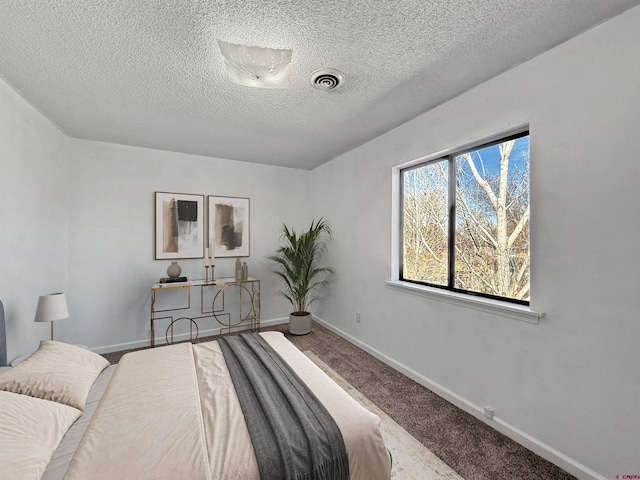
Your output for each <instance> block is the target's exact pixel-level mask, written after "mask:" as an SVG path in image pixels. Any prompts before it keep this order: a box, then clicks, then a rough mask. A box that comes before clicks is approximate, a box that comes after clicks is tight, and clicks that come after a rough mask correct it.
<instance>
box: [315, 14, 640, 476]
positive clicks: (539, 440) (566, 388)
mask: <svg viewBox="0 0 640 480" xmlns="http://www.w3.org/2000/svg"><path fill="white" fill-rule="evenodd" d="M638 25H640V7H638V8H635V9H633V10H630V11H628V12H627V13H625V14H623V15H622V16H620V17H617V18H615V19H613V20H611V21H609V22H607V23H605V24H602V25H600V26H598V27H597V28H595V29H593V30H591V31H589V32H587V33H586V34H584V35H582V36H580V37H578V38H575V39H573V40H571V41H569V42H567V43H565V44H563V45H561V46H560V47H558V48H556V49H554V50H552V51H550V52H547V53H546V54H544V55H542V56H540V57H537V58H535V59H533V60H531V61H528V62H527V63H525V64H523V65H520V66H518V67H517V68H515V69H513V70H511V71H509V72H507V73H504V74H503V75H501V76H499V77H497V78H495V79H493V80H491V81H489V82H486V83H485V84H483V85H480V86H478V87H477V88H475V89H473V90H471V91H469V92H467V93H465V94H463V95H461V96H459V97H457V98H455V99H453V100H451V101H450V102H448V103H446V104H444V105H441V106H440V107H438V108H435V109H433V110H432V111H429V112H427V113H425V114H423V115H421V116H420V117H418V118H416V119H414V120H412V121H410V122H408V123H406V124H405V125H402V126H401V127H399V128H397V129H395V130H393V131H391V132H389V133H387V134H385V135H383V136H381V137H379V138H377V139H375V140H373V141H371V142H369V143H368V144H365V145H363V146H361V147H359V148H357V149H355V150H353V151H350V152H348V153H346V154H344V155H342V156H341V157H339V158H337V159H336V160H334V161H332V162H330V163H328V164H325V165H324V166H321V167H319V168H317V169H315V170H314V171H313V172H312V186H313V193H314V195H313V197H312V198H314V199H316V200H317V201H316V202H315V203H314V215H315V216H320V215H323V216H325V217H326V218H327V219H328V220H329V222H330V223H331V225H332V226H333V229H334V237H335V238H334V241H333V243H332V245H331V248H330V256H329V261H330V262H331V264H332V265H334V266H335V267H336V270H337V275H336V278H335V283H334V285H333V288H332V292H331V297H330V300H328V301H325V302H322V303H319V304H317V305H316V309H317V311H316V313H317V314H318V315H319V317H321V318H322V319H323V320H324V321H326V322H327V323H329V324H330V325H331V326H332V327H333V328H334V329H338V330H340V331H342V332H344V333H346V334H347V335H350V336H352V337H353V338H354V339H356V340H357V341H358V342H361V343H362V344H364V345H366V346H368V347H369V348H371V349H372V350H375V351H377V352H378V355H380V356H387V357H388V358H387V360H388V361H390V362H391V363H395V364H397V365H399V366H400V367H401V368H404V369H405V370H406V371H410V372H413V375H414V377H416V378H418V379H420V380H421V381H422V382H423V383H425V384H428V385H431V386H433V385H440V386H441V387H442V392H444V393H445V394H447V395H448V396H449V398H451V399H452V400H453V401H456V403H458V404H460V405H463V406H465V408H467V409H468V410H469V411H472V412H474V413H475V414H477V413H478V409H481V408H482V406H484V405H491V406H493V408H494V409H495V412H496V417H497V418H496V421H494V422H493V425H494V426H498V428H499V429H501V430H503V431H504V430H507V431H509V432H510V434H511V435H512V436H514V437H516V438H519V440H521V441H524V442H525V443H527V444H528V445H529V446H531V447H533V448H535V449H536V450H538V451H541V452H542V453H543V454H544V455H545V456H547V457H548V458H552V459H553V460H554V461H555V462H557V463H559V464H560V465H562V466H563V467H565V468H567V469H569V470H570V471H571V472H573V473H575V474H577V475H578V476H580V477H581V478H602V477H599V476H598V475H603V476H604V477H606V478H614V477H615V475H618V474H619V475H621V476H622V475H623V474H631V473H638V466H639V464H638V452H640V437H639V436H638V432H640V402H639V401H638V399H639V398H640V349H638V339H640V321H639V320H638V318H639V317H638V311H640V295H638V280H637V278H638V270H639V268H640V261H639V260H640V253H639V252H638V237H639V235H640V215H638V211H639V209H640V191H639V189H638V186H637V182H638V178H640V161H639V157H638V155H639V154H638V152H640V134H639V133H638V125H640V109H639V108H638V106H639V105H640V88H639V87H638V85H639V80H638V79H639V78H640V56H639V55H638V53H637V48H636V46H637V45H639V44H640V28H638ZM428 91H429V88H428V85H425V95H428ZM527 123H528V124H529V125H530V133H531V188H532V191H531V204H532V207H531V209H532V219H531V229H532V241H531V242H532V243H531V247H532V253H531V256H532V267H531V276H532V299H531V307H532V308H534V309H536V310H542V311H544V312H546V316H545V317H544V318H542V320H541V322H540V324H539V325H535V324H529V323H525V322H522V321H517V320H512V319H508V318H505V317H503V316H497V315H492V314H489V313H484V312H480V311H477V310H473V309H470V308H466V307H461V306H455V305H452V304H449V303H444V302H440V301H437V300H433V299H427V298H424V297H420V296H416V295H411V294H408V293H404V292H401V291H398V290H396V289H391V288H389V287H387V286H386V285H385V280H387V279H389V278H390V261H391V260H390V251H391V204H392V198H391V184H392V182H391V171H392V167H393V166H396V165H399V164H402V163H405V162H407V161H410V160H413V159H416V158H419V157H421V156H424V155H428V154H433V153H436V152H438V151H441V150H444V149H447V148H451V147H454V146H457V145H462V144H465V143H467V142H469V141H473V140H475V139H480V138H483V137H486V136H489V135H494V134H497V133H500V132H501V131H505V130H509V129H510V128H513V127H514V126H517V125H521V124H527ZM356 311H358V312H360V313H361V315H362V323H361V324H356V323H355V321H354V315H355V312H356ZM518 429H519V431H518ZM528 436H529V437H528ZM596 472H597V473H596Z"/></svg>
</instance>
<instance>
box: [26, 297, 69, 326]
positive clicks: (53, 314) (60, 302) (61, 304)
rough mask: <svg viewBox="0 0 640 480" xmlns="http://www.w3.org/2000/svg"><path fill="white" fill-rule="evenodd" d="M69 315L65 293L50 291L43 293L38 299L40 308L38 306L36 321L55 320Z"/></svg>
mask: <svg viewBox="0 0 640 480" xmlns="http://www.w3.org/2000/svg"><path fill="white" fill-rule="evenodd" d="M68 316H69V309H68V308H67V299H66V297H65V296H64V293H50V294H48V295H41V296H40V298H39V299H38V308H36V317H35V319H34V320H35V321H36V322H51V321H53V320H62V319H63V318H67V317H68Z"/></svg>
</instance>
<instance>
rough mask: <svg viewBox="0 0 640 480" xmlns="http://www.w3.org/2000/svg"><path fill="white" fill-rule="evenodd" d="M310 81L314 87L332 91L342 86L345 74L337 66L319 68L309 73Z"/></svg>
mask: <svg viewBox="0 0 640 480" xmlns="http://www.w3.org/2000/svg"><path fill="white" fill-rule="evenodd" d="M309 83H310V84H311V86H312V87H313V88H317V89H318V90H322V91H323V92H330V91H331V90H335V89H337V88H340V87H341V86H342V84H343V83H344V74H343V73H342V72H341V71H340V70H336V69H335V68H319V69H318V70H316V71H315V72H313V73H312V74H311V75H309Z"/></svg>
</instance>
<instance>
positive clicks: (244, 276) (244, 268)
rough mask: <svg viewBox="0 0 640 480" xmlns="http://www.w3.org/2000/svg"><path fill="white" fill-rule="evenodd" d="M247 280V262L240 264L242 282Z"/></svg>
mask: <svg viewBox="0 0 640 480" xmlns="http://www.w3.org/2000/svg"><path fill="white" fill-rule="evenodd" d="M247 278H249V267H247V262H243V263H242V280H246V279H247Z"/></svg>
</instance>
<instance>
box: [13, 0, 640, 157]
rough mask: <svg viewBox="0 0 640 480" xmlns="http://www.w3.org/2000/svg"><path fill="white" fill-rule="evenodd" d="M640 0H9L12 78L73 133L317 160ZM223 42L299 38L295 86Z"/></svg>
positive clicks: (217, 152) (213, 152) (279, 44)
mask: <svg viewBox="0 0 640 480" xmlns="http://www.w3.org/2000/svg"><path fill="white" fill-rule="evenodd" d="M639 3H640V0H606V1H603V0H368V1H365V0H346V1H339V0H323V1H317V0H299V1H283V0H245V1H234V0H219V1H213V0H206V1H204V0H173V1H172V0H2V1H0V76H1V77H2V78H3V79H4V80H5V81H7V82H8V83H9V84H10V85H11V86H12V87H13V88H14V89H16V90H17V91H18V92H19V93H20V94H21V95H22V96H23V97H24V98H26V99H27V100H28V101H29V102H30V103H31V104H32V105H34V106H35V107H36V108H37V109H38V110H39V111H40V112H42V113H43V114H44V115H46V116H47V117H48V118H49V119H50V120H51V121H53V122H54V123H55V124H56V125H57V126H59V127H60V128H61V129H62V130H63V131H64V132H65V133H67V134H68V135H70V136H73V137H78V138H84V139H92V140H100V141H105V142H114V143H122V144H128V145H137V146H141V147H149V148H157V149H163V150H172V151H178V152H187V153H195V154H202V155H208V156H214V157H223V158H229V159H235V160H242V161H249V162H258V163H267V164H273V165H284V166H291V167H298V168H313V167H314V166H317V165H319V164H322V163H324V162H326V161H328V160H330V159H332V158H334V157H335V156H337V155H339V154H341V153H343V152H345V151H347V150H349V149H351V148H354V147H356V146H358V145H360V144H362V143H364V142H366V141H367V140H369V139H371V138H374V137H376V136H378V135H379V134H381V133H383V132H385V131H388V130H390V129H391V128H393V127H395V126H397V125H400V124H401V123H403V122H405V121H407V120H409V119H410V118H412V117H414V116H416V115H417V114H419V113H422V112H424V111H426V110H428V109H430V108H432V107H434V106H436V105H438V104H440V103H442V102H443V101H445V100H447V99H449V98H452V97H454V96H456V95H458V94H459V93H461V92H463V91H465V90H467V89H469V88H471V87H472V86H474V85H477V84H478V83H480V82H483V81H485V80H487V79H489V78H491V77H493V76H495V75H497V74H498V73H500V72H502V71H504V70H506V69H508V68H510V67H511V66H513V65H515V64H518V63H521V62H523V61H525V60H527V59H529V58H531V57H533V56H535V55H538V54H540V53H542V52H544V51H545V50H548V49H549V48H551V47H553V46H555V45H557V44H559V43H561V42H563V41H565V40H567V39H569V38H571V37H573V36H575V35H577V34H578V33H580V32H582V31H584V30H586V29H588V28H590V27H591V26H593V25H596V24H598V23H601V22H602V21H604V20H606V19H608V18H610V17H612V16H615V15H617V14H619V13H621V12H623V11H624V10H626V9H628V8H630V7H632V6H635V5H637V4H639ZM218 40H223V41H226V42H231V43H241V44H246V45H256V46H262V47H272V48H288V49H292V50H293V60H292V63H291V75H290V87H289V89H287V90H265V89H254V88H249V87H242V86H239V85H235V84H232V83H230V82H229V81H228V80H227V77H226V72H225V70H224V61H223V58H222V56H221V55H220V52H219V49H218V45H217V41H218ZM320 67H334V68H337V69H339V70H341V71H342V72H344V74H345V77H346V82H345V85H344V86H343V87H342V88H341V89H339V90H336V91H332V92H322V91H319V90H316V89H314V88H312V87H311V86H310V85H309V82H308V76H309V74H310V73H311V72H313V71H314V70H316V69H318V68H320Z"/></svg>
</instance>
